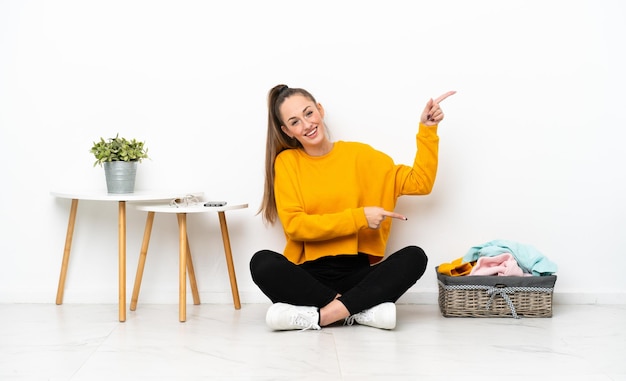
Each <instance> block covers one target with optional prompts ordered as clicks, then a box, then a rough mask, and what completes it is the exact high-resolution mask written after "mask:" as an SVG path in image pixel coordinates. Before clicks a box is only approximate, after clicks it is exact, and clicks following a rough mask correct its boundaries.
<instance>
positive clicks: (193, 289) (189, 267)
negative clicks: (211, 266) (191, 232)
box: [186, 236, 200, 305]
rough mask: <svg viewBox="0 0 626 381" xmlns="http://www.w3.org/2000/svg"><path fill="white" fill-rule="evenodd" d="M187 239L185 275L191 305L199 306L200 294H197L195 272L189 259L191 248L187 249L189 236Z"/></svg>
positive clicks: (191, 260)
mask: <svg viewBox="0 0 626 381" xmlns="http://www.w3.org/2000/svg"><path fill="white" fill-rule="evenodd" d="M186 238H187V273H188V274H189V285H190V286H191V294H192V295H193V304H196V305H197V304H200V294H199V293H198V283H197V282H196V272H195V271H194V269H193V259H192V258H191V248H190V247H189V236H187V237H186Z"/></svg>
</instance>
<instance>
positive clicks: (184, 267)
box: [130, 202, 248, 322]
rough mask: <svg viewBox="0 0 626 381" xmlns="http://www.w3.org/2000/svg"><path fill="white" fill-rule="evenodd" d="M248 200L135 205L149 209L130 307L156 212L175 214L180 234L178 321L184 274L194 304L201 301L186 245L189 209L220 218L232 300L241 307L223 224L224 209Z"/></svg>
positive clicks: (183, 298) (182, 314)
mask: <svg viewBox="0 0 626 381" xmlns="http://www.w3.org/2000/svg"><path fill="white" fill-rule="evenodd" d="M247 207H248V204H230V203H228V204H226V205H225V206H218V207H207V206H204V205H203V202H201V203H199V204H197V205H190V206H179V207H176V206H171V205H169V204H159V205H139V204H138V205H136V208H137V209H138V210H142V211H146V212H148V216H147V218H146V229H145V232H144V238H143V243H142V245H141V253H140V254H139V264H138V265H137V275H136V276H135V285H134V288H133V296H132V299H131V303H130V310H131V311H134V310H135V309H136V308H137V299H138V298H139V289H140V288H141V278H142V277H143V269H144V266H145V263H146V256H147V254H148V246H149V243H150V234H151V231H152V224H153V222H154V214H155V213H169V214H176V217H177V218H178V235H179V268H178V275H179V277H178V278H179V281H178V288H179V298H178V318H179V320H180V321H181V322H184V321H186V319H187V310H186V306H187V279H186V274H187V272H188V273H189V283H190V286H191V291H192V294H193V300H194V304H200V296H199V294H198V286H197V284H196V278H195V274H194V270H193V262H192V259H191V250H190V248H189V239H188V236H187V214H188V213H217V214H218V217H219V220H220V229H221V231H222V242H223V244H224V254H225V255H226V265H227V267H228V275H229V278H230V287H231V291H232V294H233V304H234V307H235V309H240V308H241V302H240V300H239V290H238V288H237V277H236V276H235V266H234V265H233V254H232V250H231V246H230V237H229V235H228V226H227V225H226V211H229V210H235V209H244V208H247Z"/></svg>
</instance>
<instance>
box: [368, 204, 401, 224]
mask: <svg viewBox="0 0 626 381" xmlns="http://www.w3.org/2000/svg"><path fill="white" fill-rule="evenodd" d="M363 210H364V211H365V218H366V219H367V225H368V227H369V228H370V229H378V228H379V227H380V224H381V223H382V222H383V221H384V220H385V218H386V217H390V218H397V219H399V220H404V221H406V220H407V218H406V217H405V216H403V215H402V214H399V213H395V212H390V211H387V210H385V209H383V208H381V207H379V206H366V207H365V208H363Z"/></svg>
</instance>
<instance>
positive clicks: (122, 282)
mask: <svg viewBox="0 0 626 381" xmlns="http://www.w3.org/2000/svg"><path fill="white" fill-rule="evenodd" d="M118 213H119V218H118V231H119V232H118V233H119V238H118V251H119V263H118V265H119V299H120V302H119V310H120V312H119V314H120V321H121V322H124V321H126V201H120V202H119V208H118Z"/></svg>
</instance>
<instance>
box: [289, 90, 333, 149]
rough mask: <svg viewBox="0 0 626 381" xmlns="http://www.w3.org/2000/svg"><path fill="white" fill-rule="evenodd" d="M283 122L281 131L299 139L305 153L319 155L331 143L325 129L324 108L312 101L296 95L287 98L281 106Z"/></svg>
mask: <svg viewBox="0 0 626 381" xmlns="http://www.w3.org/2000/svg"><path fill="white" fill-rule="evenodd" d="M280 116H281V120H282V121H283V123H284V124H283V125H282V126H281V129H282V130H283V132H284V133H285V134H287V135H288V136H290V137H292V138H295V139H297V140H298V141H299V142H300V144H302V147H303V148H304V150H305V152H307V153H308V154H312V155H314V154H316V153H317V154H319V153H320V152H319V151H320V148H325V147H326V146H327V144H328V143H329V141H328V139H327V137H326V130H325V128H324V108H323V107H322V105H321V104H319V103H318V104H315V103H314V102H313V101H312V100H311V99H309V98H307V97H305V96H303V95H300V94H294V95H292V96H290V97H289V98H286V99H285V101H284V102H283V104H282V105H281V106H280Z"/></svg>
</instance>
